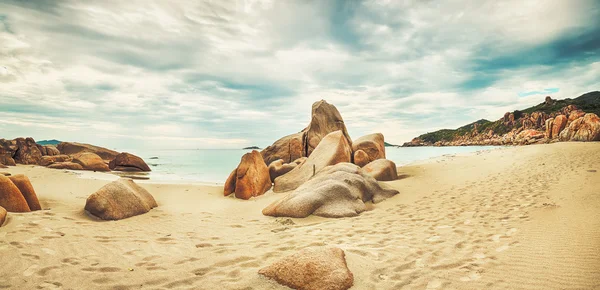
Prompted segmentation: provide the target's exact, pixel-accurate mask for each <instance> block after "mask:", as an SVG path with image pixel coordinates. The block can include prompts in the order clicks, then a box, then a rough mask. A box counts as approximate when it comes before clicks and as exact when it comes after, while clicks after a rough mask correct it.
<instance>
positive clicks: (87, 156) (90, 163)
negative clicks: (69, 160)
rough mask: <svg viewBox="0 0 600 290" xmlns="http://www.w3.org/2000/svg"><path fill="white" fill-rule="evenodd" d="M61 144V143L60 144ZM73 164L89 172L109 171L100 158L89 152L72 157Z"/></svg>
mask: <svg viewBox="0 0 600 290" xmlns="http://www.w3.org/2000/svg"><path fill="white" fill-rule="evenodd" d="M61 144H62V143H61ZM72 157H73V163H77V164H79V165H81V167H82V168H83V170H90V171H110V168H108V165H107V164H106V163H105V162H104V160H102V158H100V156H98V155H96V154H95V153H91V152H82V153H78V154H75V155H72Z"/></svg>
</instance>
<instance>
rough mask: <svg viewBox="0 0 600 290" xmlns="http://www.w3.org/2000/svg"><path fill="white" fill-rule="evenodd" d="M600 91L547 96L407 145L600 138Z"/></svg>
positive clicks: (490, 143) (519, 142)
mask: <svg viewBox="0 0 600 290" xmlns="http://www.w3.org/2000/svg"><path fill="white" fill-rule="evenodd" d="M598 115H600V91H594V92H589V93H586V94H584V95H581V96H579V97H577V98H575V99H564V100H554V99H552V98H551V97H549V96H548V97H546V99H545V101H544V102H543V103H541V104H539V105H537V106H533V107H530V108H527V109H525V110H516V111H514V112H507V113H506V114H504V116H503V117H502V118H500V119H498V120H496V121H493V122H492V121H488V120H485V119H481V120H478V121H476V122H473V123H470V124H467V125H465V126H462V127H460V128H458V129H443V130H439V131H435V132H430V133H426V134H423V135H421V136H418V137H416V138H414V139H413V140H412V141H410V142H406V143H404V144H403V145H402V146H403V147H417V146H470V145H529V144H540V143H550V142H559V141H600V118H599V117H598Z"/></svg>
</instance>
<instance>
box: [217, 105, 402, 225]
mask: <svg viewBox="0 0 600 290" xmlns="http://www.w3.org/2000/svg"><path fill="white" fill-rule="evenodd" d="M397 178H398V174H397V171H396V165H395V164H394V162H392V161H390V160H387V159H385V142H384V137H383V135H382V134H379V133H377V134H371V135H367V136H363V137H361V138H359V139H357V140H356V141H354V142H352V139H351V138H350V136H349V134H348V131H347V129H346V126H345V123H344V120H343V119H342V116H341V114H340V113H339V111H338V110H337V108H335V106H333V105H331V104H329V103H327V102H326V101H324V100H321V101H319V102H316V103H314V104H313V106H312V118H311V122H310V123H309V125H308V126H307V127H306V128H305V129H304V130H302V131H300V132H299V133H295V134H292V135H288V136H285V137H283V138H281V139H279V140H277V141H275V143H273V145H271V146H269V147H267V148H265V149H264V150H262V151H261V152H258V151H256V150H254V151H252V152H250V153H247V154H245V155H244V156H242V159H241V162H240V164H239V165H238V167H237V168H236V169H234V170H233V171H232V172H231V174H230V175H229V178H227V181H226V182H225V186H224V195H225V196H227V195H230V194H233V193H235V196H236V197H237V198H241V199H249V198H251V197H255V196H259V195H262V194H264V193H265V192H267V191H268V190H269V189H271V187H272V188H273V191H274V192H290V194H289V195H287V196H286V197H284V198H283V199H282V200H280V201H278V202H276V203H274V204H272V205H270V206H268V207H267V208H265V210H264V211H263V213H264V214H266V215H272V216H288V217H305V216H308V215H310V214H315V215H321V216H327V217H342V216H353V215H357V214H358V213H360V212H362V211H364V210H365V204H364V203H365V202H368V201H373V202H378V201H381V200H383V199H385V198H387V197H390V196H393V195H395V194H397V193H398V192H397V191H395V190H388V189H384V188H382V187H381V186H380V185H379V184H378V183H377V181H378V180H379V181H391V180H395V179H397ZM327 188H329V189H330V190H329V191H328V190H327Z"/></svg>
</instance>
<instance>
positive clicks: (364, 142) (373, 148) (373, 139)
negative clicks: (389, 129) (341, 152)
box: [352, 133, 385, 167]
mask: <svg viewBox="0 0 600 290" xmlns="http://www.w3.org/2000/svg"><path fill="white" fill-rule="evenodd" d="M357 150H362V151H364V152H365V153H367V155H368V156H369V162H371V161H373V160H377V159H381V158H384V159H385V143H384V139H383V134H381V133H375V134H369V135H365V136H362V137H360V138H358V139H356V140H354V143H352V151H354V152H356V151H357ZM369 162H367V163H369ZM359 166H360V165H359ZM361 167H362V166H361Z"/></svg>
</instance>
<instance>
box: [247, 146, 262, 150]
mask: <svg viewBox="0 0 600 290" xmlns="http://www.w3.org/2000/svg"><path fill="white" fill-rule="evenodd" d="M259 149H260V147H258V146H250V147H244V148H243V150H259Z"/></svg>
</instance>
